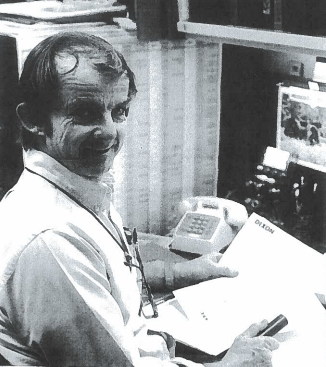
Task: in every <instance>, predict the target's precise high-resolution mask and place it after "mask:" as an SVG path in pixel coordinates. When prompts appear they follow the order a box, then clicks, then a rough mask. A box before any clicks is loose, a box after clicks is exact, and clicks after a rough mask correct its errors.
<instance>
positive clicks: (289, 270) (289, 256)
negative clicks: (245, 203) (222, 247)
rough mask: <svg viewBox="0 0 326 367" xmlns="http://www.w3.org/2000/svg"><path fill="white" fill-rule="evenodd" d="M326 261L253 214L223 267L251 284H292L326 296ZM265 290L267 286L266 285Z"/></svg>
mask: <svg viewBox="0 0 326 367" xmlns="http://www.w3.org/2000/svg"><path fill="white" fill-rule="evenodd" d="M325 259H326V257H325V256H323V255H322V254H320V253H319V252H317V251H315V250H314V249H312V248H310V247H308V246H307V245H305V244H303V243H302V242H300V241H299V240H297V239H296V238H294V237H292V236H290V235H289V234H287V233H286V232H284V231H283V230H281V229H280V228H278V227H276V226H275V225H273V224H272V223H270V222H269V221H268V220H266V219H265V218H263V217H261V216H259V215H257V214H255V213H253V214H252V215H251V216H250V218H249V219H248V220H247V222H246V223H245V225H244V226H243V228H242V229H241V231H240V232H239V233H238V234H237V236H236V237H235V239H234V240H233V242H232V244H231V246H230V247H229V248H228V250H227V251H226V253H225V254H224V255H223V257H222V259H221V261H220V265H221V266H228V267H230V268H233V269H236V270H238V271H239V276H241V278H243V277H246V278H248V281H257V282H259V281H261V282H264V281H265V280H266V279H270V280H271V283H273V279H274V283H275V285H277V286H278V284H279V283H280V282H282V281H283V280H284V281H287V282H292V283H291V284H292V286H294V287H297V288H299V290H298V291H299V292H300V289H301V288H302V287H305V288H307V289H308V290H310V291H311V292H314V293H320V294H325V292H326V261H325ZM262 286H263V284H262Z"/></svg>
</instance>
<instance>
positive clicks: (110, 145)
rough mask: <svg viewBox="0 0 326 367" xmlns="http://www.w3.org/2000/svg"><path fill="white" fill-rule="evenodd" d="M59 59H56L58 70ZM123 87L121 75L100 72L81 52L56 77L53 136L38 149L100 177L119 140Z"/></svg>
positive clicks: (124, 79) (124, 97) (124, 96)
mask: <svg viewBox="0 0 326 367" xmlns="http://www.w3.org/2000/svg"><path fill="white" fill-rule="evenodd" d="M64 62H66V63H67V60H65V61H64ZM62 63H63V60H62V59H56V64H57V68H58V70H59V71H60V70H61V69H62V70H63V71H64V68H65V64H62ZM61 64H62V65H61ZM68 64H69V60H68ZM128 88H129V79H128V77H127V76H126V75H125V74H123V75H122V76H120V77H118V78H112V76H111V77H110V76H104V75H102V74H100V73H99V72H98V71H97V70H95V69H94V68H93V67H92V64H91V62H90V61H89V59H88V58H87V57H85V56H81V57H80V59H79V63H78V66H77V68H76V69H75V70H74V71H73V72H70V73H67V74H64V73H62V75H61V76H60V89H59V100H58V103H57V106H56V108H55V109H54V111H51V112H50V123H51V126H52V135H51V136H49V135H48V134H47V135H46V138H45V145H44V146H43V147H42V150H43V151H44V152H45V153H47V154H49V155H50V156H51V157H53V158H54V159H55V160H57V161H58V162H60V163H61V164H62V165H64V166H65V167H66V168H68V169H69V170H70V171H72V172H74V173H76V174H78V175H80V176H83V177H86V178H89V179H93V180H99V179H100V178H101V177H102V175H103V174H104V173H105V172H107V171H108V170H109V169H110V168H111V167H112V164H113V160H114V157H115V156H116V155H117V153H118V151H119V150H120V148H121V146H122V144H123V135H124V134H123V125H125V124H123V122H124V121H125V110H126V108H127V107H128V105H127V101H128Z"/></svg>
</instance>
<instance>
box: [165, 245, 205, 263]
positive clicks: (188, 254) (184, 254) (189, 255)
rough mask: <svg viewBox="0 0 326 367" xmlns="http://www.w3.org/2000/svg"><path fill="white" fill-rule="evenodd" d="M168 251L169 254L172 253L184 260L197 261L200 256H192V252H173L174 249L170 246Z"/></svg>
mask: <svg viewBox="0 0 326 367" xmlns="http://www.w3.org/2000/svg"><path fill="white" fill-rule="evenodd" d="M169 250H170V251H171V252H173V253H174V254H176V255H179V256H181V257H183V258H184V259H186V260H193V259H197V258H198V257H200V256H201V255H200V254H194V253H192V252H185V251H181V250H175V249H173V248H172V244H170V245H169Z"/></svg>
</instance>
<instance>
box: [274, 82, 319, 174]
mask: <svg viewBox="0 0 326 367" xmlns="http://www.w3.org/2000/svg"><path fill="white" fill-rule="evenodd" d="M277 121H278V126H277V148H280V149H282V150H285V151H288V152H290V153H291V156H292V157H293V158H294V159H297V160H298V163H301V164H303V165H305V166H308V167H312V168H314V169H318V170H321V171H325V170H326V93H325V92H320V91H315V90H310V89H304V88H298V87H284V86H280V87H279V99H278V117H277Z"/></svg>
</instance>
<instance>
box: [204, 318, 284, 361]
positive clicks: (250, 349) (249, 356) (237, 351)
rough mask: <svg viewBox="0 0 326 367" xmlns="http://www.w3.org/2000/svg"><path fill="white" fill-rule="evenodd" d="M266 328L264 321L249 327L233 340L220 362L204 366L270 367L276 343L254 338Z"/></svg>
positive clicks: (272, 340) (266, 338) (266, 339)
mask: <svg viewBox="0 0 326 367" xmlns="http://www.w3.org/2000/svg"><path fill="white" fill-rule="evenodd" d="M266 326H267V321H266V320H264V321H262V322H260V323H258V324H253V325H251V326H250V327H249V329H247V330H246V331H245V332H244V333H242V334H241V335H239V336H238V337H237V338H236V339H235V341H234V343H233V344H232V346H231V348H230V349H229V350H228V352H227V353H226V355H225V357H224V358H223V359H222V361H220V362H215V363H207V364H205V366H206V367H244V366H246V367H272V361H271V358H272V351H273V350H275V349H277V348H278V346H279V343H278V341H277V340H276V339H274V338H272V337H269V336H258V337H255V335H257V334H258V332H259V331H260V330H263V329H264V328H265V327H266Z"/></svg>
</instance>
